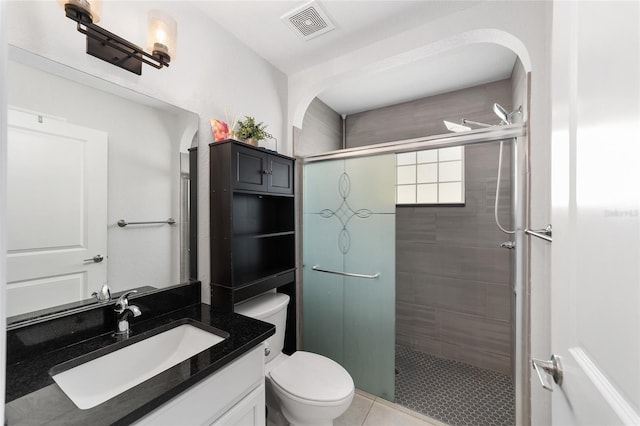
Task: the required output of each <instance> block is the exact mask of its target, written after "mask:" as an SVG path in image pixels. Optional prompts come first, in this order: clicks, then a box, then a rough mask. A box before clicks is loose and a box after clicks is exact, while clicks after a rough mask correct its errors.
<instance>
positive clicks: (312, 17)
mask: <svg viewBox="0 0 640 426" xmlns="http://www.w3.org/2000/svg"><path fill="white" fill-rule="evenodd" d="M280 19H282V20H283V21H284V22H285V24H287V26H288V27H289V28H291V30H292V31H293V32H294V33H296V34H297V35H298V36H299V37H300V38H302V39H304V40H311V39H312V38H314V37H317V36H319V35H321V34H324V33H326V32H329V31H331V30H332V29H334V28H335V25H333V23H332V22H331V21H330V20H329V17H328V16H327V14H326V13H325V12H324V10H322V9H321V8H320V5H319V4H318V3H316V2H315V1H311V2H309V3H306V4H304V5H302V6H301V7H298V8H297V9H295V10H292V11H291V12H289V13H287V14H285V15H283V16H282V17H281V18H280Z"/></svg>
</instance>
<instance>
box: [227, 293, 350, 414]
mask: <svg viewBox="0 0 640 426" xmlns="http://www.w3.org/2000/svg"><path fill="white" fill-rule="evenodd" d="M288 303H289V296H287V295H286V294H282V293H273V292H272V293H266V294H264V295H261V296H258V297H256V298H253V299H251V300H248V301H246V302H243V303H239V304H237V305H236V307H235V311H236V312H237V313H239V314H242V315H246V316H248V317H252V318H256V319H259V320H262V321H266V322H270V323H272V324H274V325H275V326H276V333H275V335H273V336H272V337H270V338H269V339H267V347H268V350H267V351H266V352H265V354H266V359H265V362H266V364H265V380H266V387H267V408H268V413H269V417H268V420H269V423H272V424H275V425H280V424H283V421H282V420H286V422H287V423H290V424H291V425H294V426H303V425H306V426H311V425H313V426H330V425H333V420H334V419H335V418H337V417H339V416H341V415H342V414H343V413H344V412H345V411H346V410H347V408H349V406H350V405H351V401H352V400H353V395H354V392H355V386H354V384H353V379H352V378H351V376H350V375H349V373H348V372H347V370H345V369H344V368H343V367H342V366H341V365H340V364H338V363H337V362H335V361H333V360H331V359H329V358H327V357H324V356H322V355H318V354H314V353H310V352H304V351H298V352H294V353H293V354H292V355H291V356H287V355H285V354H283V353H282V348H283V346H284V334H285V327H286V315H287V305H288ZM284 424H286V423H284Z"/></svg>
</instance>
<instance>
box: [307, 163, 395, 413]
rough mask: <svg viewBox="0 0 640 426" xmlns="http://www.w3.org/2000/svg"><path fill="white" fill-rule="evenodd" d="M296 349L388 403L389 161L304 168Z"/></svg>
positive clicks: (391, 287) (391, 306)
mask: <svg viewBox="0 0 640 426" xmlns="http://www.w3.org/2000/svg"><path fill="white" fill-rule="evenodd" d="M302 235H303V264H304V269H303V284H302V285H303V291H302V293H303V346H304V349H305V350H307V351H310V352H315V353H319V354H322V355H325V356H327V357H329V358H331V359H333V360H334V361H336V362H338V363H340V364H341V365H342V366H343V367H345V369H346V370H347V371H349V373H350V374H351V376H352V377H353V380H354V382H355V384H356V387H357V388H358V389H361V390H364V391H366V392H369V393H371V394H374V395H378V396H381V397H383V398H385V399H387V400H390V401H393V399H394V374H395V358H394V357H395V156H394V155H393V154H388V155H380V156H375V157H365V158H356V159H346V160H331V161H321V162H316V163H310V164H306V165H305V166H304V204H303V234H302Z"/></svg>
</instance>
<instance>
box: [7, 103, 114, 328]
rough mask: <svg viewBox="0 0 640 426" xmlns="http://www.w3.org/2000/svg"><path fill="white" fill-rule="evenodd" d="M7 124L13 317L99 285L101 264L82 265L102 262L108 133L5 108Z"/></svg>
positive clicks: (70, 299)
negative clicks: (96, 257)
mask: <svg viewBox="0 0 640 426" xmlns="http://www.w3.org/2000/svg"><path fill="white" fill-rule="evenodd" d="M8 118H9V120H8V122H9V126H8V148H7V246H8V254H7V300H8V302H7V316H12V315H18V314H21V313H25V312H30V311H34V310H38V309H43V308H47V307H50V306H55V305H60V304H64V303H69V302H75V301H77V300H81V299H87V298H89V297H91V292H93V291H97V290H99V289H100V287H101V286H102V285H103V284H104V283H105V282H106V278H107V268H106V261H100V262H94V261H92V260H85V259H92V258H93V257H94V256H97V255H100V256H102V257H103V258H104V259H106V257H107V134H106V133H104V132H101V131H98V130H93V129H89V128H86V127H80V126H76V125H72V124H69V123H66V122H64V121H60V120H55V119H52V118H48V117H43V116H38V115H36V114H30V113H25V112H22V111H16V110H11V109H10V110H9V116H8ZM34 287H35V289H34ZM34 290H35V291H34ZM34 294H38V295H39V297H37V298H34V297H33V295H34Z"/></svg>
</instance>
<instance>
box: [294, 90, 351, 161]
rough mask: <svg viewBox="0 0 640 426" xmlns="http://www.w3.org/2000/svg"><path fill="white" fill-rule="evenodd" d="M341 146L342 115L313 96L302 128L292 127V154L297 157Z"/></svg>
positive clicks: (333, 149) (332, 149)
mask: <svg viewBox="0 0 640 426" xmlns="http://www.w3.org/2000/svg"><path fill="white" fill-rule="evenodd" d="M341 148H342V117H340V115H339V114H338V113H337V112H335V111H334V110H332V109H331V108H330V107H329V106H328V105H327V104H325V103H324V102H322V101H321V100H320V99H318V98H315V99H314V100H313V102H311V104H310V105H309V109H307V112H306V113H305V115H304V120H303V121H302V128H300V129H299V128H297V127H294V128H293V154H294V155H295V156H298V157H304V156H305V155H312V154H319V153H322V152H327V151H335V150H337V149H341Z"/></svg>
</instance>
